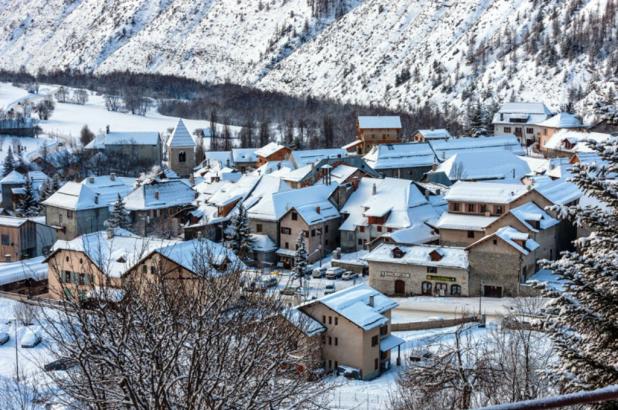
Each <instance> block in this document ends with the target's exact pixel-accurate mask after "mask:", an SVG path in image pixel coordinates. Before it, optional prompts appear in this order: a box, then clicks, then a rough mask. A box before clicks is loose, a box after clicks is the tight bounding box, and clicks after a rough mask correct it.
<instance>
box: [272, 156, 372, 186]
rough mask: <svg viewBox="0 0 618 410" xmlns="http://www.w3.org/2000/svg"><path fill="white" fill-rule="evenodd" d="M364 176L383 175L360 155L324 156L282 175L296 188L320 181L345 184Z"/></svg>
mask: <svg viewBox="0 0 618 410" xmlns="http://www.w3.org/2000/svg"><path fill="white" fill-rule="evenodd" d="M363 177H372V178H381V177H382V176H381V174H380V173H378V172H377V171H374V170H373V169H372V168H371V167H369V165H367V163H366V162H365V161H364V160H363V159H362V158H361V157H358V156H344V157H341V158H338V157H337V158H323V159H321V160H319V161H316V162H314V163H310V164H307V165H304V166H302V167H299V168H296V169H294V170H293V171H289V172H286V173H282V175H281V178H282V179H284V180H285V181H286V182H287V183H288V184H290V186H291V187H292V188H295V189H297V188H302V187H306V186H310V185H313V184H316V183H318V182H320V181H322V182H324V183H331V182H332V183H335V184H338V185H344V184H348V183H351V182H352V181H353V180H354V179H359V178H363Z"/></svg>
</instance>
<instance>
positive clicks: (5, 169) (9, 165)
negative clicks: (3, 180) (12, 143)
mask: <svg viewBox="0 0 618 410" xmlns="http://www.w3.org/2000/svg"><path fill="white" fill-rule="evenodd" d="M14 169H15V158H14V157H13V149H12V148H11V147H9V152H8V153H7V154H6V157H5V158H4V164H3V165H2V176H3V177H5V176H7V175H8V174H10V173H11V172H12V171H13V170H14Z"/></svg>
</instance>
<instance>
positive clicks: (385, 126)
mask: <svg viewBox="0 0 618 410" xmlns="http://www.w3.org/2000/svg"><path fill="white" fill-rule="evenodd" d="M401 137H402V126H401V118H400V117H398V116H375V117H372V116H359V117H358V119H357V120H356V141H354V142H352V143H350V144H347V145H345V146H344V147H342V148H343V149H344V150H346V151H347V152H350V153H356V154H359V155H364V154H367V153H368V152H369V151H370V150H371V148H373V147H374V146H377V145H380V144H397V143H400V142H401Z"/></svg>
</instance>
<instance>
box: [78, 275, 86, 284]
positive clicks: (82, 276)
mask: <svg viewBox="0 0 618 410" xmlns="http://www.w3.org/2000/svg"><path fill="white" fill-rule="evenodd" d="M79 284H80V285H85V284H86V274H84V273H80V274H79Z"/></svg>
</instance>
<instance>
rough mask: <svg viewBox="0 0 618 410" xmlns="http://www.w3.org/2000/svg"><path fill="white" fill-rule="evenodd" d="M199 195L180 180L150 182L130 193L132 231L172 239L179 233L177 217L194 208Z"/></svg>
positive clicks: (128, 205) (125, 202)
mask: <svg viewBox="0 0 618 410" xmlns="http://www.w3.org/2000/svg"><path fill="white" fill-rule="evenodd" d="M195 197H196V192H195V191H194V190H193V189H192V187H191V186H190V185H189V183H187V182H185V181H183V180H179V179H170V180H156V179H155V180H149V181H146V182H144V183H143V184H141V185H140V186H139V187H138V188H137V189H135V190H134V191H133V192H131V193H130V194H128V195H127V196H126V198H125V199H124V205H125V208H126V210H127V211H129V214H130V219H131V230H132V231H133V232H135V233H137V234H138V235H142V236H151V235H154V236H161V237H173V236H177V235H179V234H180V232H181V229H180V226H179V222H178V216H179V214H180V213H181V212H183V211H188V210H191V209H193V208H194V206H193V201H194V200H195Z"/></svg>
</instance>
